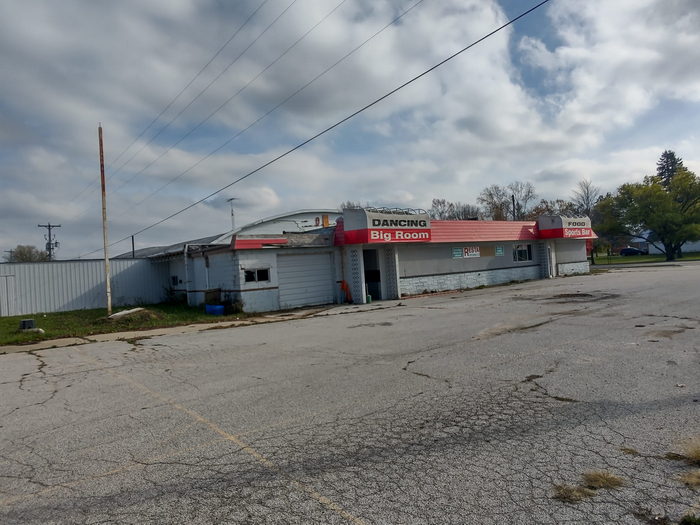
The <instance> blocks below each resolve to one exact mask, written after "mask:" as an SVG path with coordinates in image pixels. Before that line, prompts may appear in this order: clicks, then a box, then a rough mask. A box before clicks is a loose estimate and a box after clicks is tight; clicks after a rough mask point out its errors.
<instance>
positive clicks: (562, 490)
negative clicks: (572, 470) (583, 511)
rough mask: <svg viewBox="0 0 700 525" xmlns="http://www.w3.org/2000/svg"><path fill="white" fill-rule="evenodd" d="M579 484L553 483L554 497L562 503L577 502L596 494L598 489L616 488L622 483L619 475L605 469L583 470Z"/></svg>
mask: <svg viewBox="0 0 700 525" xmlns="http://www.w3.org/2000/svg"><path fill="white" fill-rule="evenodd" d="M581 477H582V478H583V483H581V484H580V485H565V484H562V485H554V496H552V497H553V498H554V499H558V500H559V501H563V502H564V503H579V502H581V501H583V500H584V499H587V498H592V497H593V496H595V495H596V494H597V492H596V491H597V490H598V489H617V488H620V487H621V486H622V485H624V480H623V479H622V478H621V477H620V476H616V475H615V474H610V473H609V472H606V471H605V470H592V471H589V472H584V474H583V475H582V476H581Z"/></svg>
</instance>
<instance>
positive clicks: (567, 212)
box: [525, 199, 578, 220]
mask: <svg viewBox="0 0 700 525" xmlns="http://www.w3.org/2000/svg"><path fill="white" fill-rule="evenodd" d="M577 210H578V208H577V206H576V204H574V203H573V202H571V201H565V200H564V199H555V200H547V199H541V200H540V202H538V203H537V204H535V205H534V206H533V207H532V209H531V210H530V211H529V212H528V214H527V215H526V217H525V218H526V219H529V220H535V219H537V217H539V216H540V215H563V216H565V217H572V216H576V215H577V214H578V211H577Z"/></svg>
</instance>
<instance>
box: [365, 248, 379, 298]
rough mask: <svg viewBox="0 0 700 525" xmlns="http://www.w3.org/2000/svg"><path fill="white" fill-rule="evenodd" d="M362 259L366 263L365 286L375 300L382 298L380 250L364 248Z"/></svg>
mask: <svg viewBox="0 0 700 525" xmlns="http://www.w3.org/2000/svg"><path fill="white" fill-rule="evenodd" d="M362 259H363V262H364V265H365V286H366V288H367V294H368V295H370V296H371V297H372V300H373V301H377V300H380V299H381V298H382V279H381V274H380V272H379V252H378V251H377V250H376V249H373V250H363V251H362Z"/></svg>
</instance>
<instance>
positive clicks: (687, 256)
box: [591, 252, 700, 268]
mask: <svg viewBox="0 0 700 525" xmlns="http://www.w3.org/2000/svg"><path fill="white" fill-rule="evenodd" d="M665 261H666V256H665V255H663V254H654V255H628V256H624V257H623V256H622V255H612V256H610V257H608V256H607V255H599V256H596V258H595V262H596V264H636V263H653V262H665ZM683 261H700V252H693V253H684V254H683V257H681V258H680V259H677V260H676V261H675V262H683ZM591 268H595V265H594V266H592V267H591Z"/></svg>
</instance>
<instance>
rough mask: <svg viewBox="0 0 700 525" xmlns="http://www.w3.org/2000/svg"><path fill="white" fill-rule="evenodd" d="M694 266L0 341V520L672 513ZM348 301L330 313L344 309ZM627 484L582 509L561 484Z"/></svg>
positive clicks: (698, 423) (696, 500)
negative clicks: (116, 335) (145, 335)
mask: <svg viewBox="0 0 700 525" xmlns="http://www.w3.org/2000/svg"><path fill="white" fill-rule="evenodd" d="M699 292H700V265H697V264H695V265H694V264H688V263H684V264H678V265H674V266H663V267H656V268H654V267H644V268H635V269H628V268H624V269H616V270H612V271H610V272H608V273H604V274H599V275H589V276H580V277H569V278H565V279H555V280H551V281H537V282H529V283H521V284H515V285H511V286H506V287H495V288H490V289H482V290H473V291H468V292H454V293H448V294H440V295H435V296H427V297H420V298H413V299H404V300H401V301H387V302H384V303H380V304H379V305H378V306H377V307H376V308H372V309H362V308H354V307H341V308H337V309H334V310H330V311H326V312H324V313H323V315H318V316H315V317H310V318H306V319H299V320H292V321H288V322H281V323H274V324H266V325H257V326H244V327H236V328H230V329H222V330H214V331H208V332H200V333H193V334H179V335H169V336H159V337H153V338H150V339H144V340H140V341H138V342H137V343H136V344H130V343H128V342H123V341H115V342H101V343H93V344H86V345H82V346H79V347H67V348H58V349H51V350H42V351H33V352H30V353H17V354H8V355H1V356H0V365H1V366H0V414H2V417H1V418H0V522H2V523H8V524H12V523H104V522H107V523H110V522H118V523H181V522H187V523H356V524H359V523H406V524H411V523H474V524H482V523H483V524H503V523H514V524H521V523H543V524H550V523H551V524H559V523H581V524H584V523H600V524H608V523H620V524H628V523H629V524H638V523H664V522H665V523H674V522H677V521H678V520H679V519H680V518H681V516H683V515H684V514H685V513H687V512H695V513H696V514H698V515H700V492H699V491H698V490H697V489H695V490H693V489H691V488H689V487H687V486H685V485H684V484H683V483H682V482H681V481H680V480H679V479H678V477H679V476H680V475H681V474H683V473H684V472H688V471H689V469H691V468H693V467H692V466H691V465H689V464H688V463H687V462H685V461H683V460H682V459H679V457H678V456H674V455H667V454H668V453H679V452H681V451H682V448H681V447H682V443H683V441H684V440H686V439H688V438H691V437H693V436H697V435H700V373H699V372H700V340H699V339H698V334H700V306H698V296H699V295H700V293H699ZM340 313H343V314H347V315H336V314H340ZM592 470H605V471H608V472H610V473H612V474H615V475H617V476H620V477H622V478H623V480H624V485H623V486H622V487H621V488H620V489H616V490H612V489H611V490H607V489H600V490H597V491H595V494H594V495H593V496H592V497H591V498H588V499H585V500H584V501H582V502H580V503H577V504H573V503H566V502H562V501H558V500H556V499H554V498H553V495H554V494H555V492H554V487H555V485H560V484H568V485H576V484H579V483H581V476H582V474H583V473H584V472H588V471H592Z"/></svg>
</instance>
